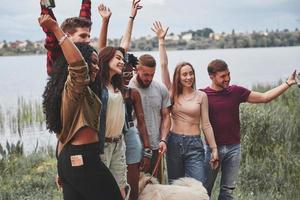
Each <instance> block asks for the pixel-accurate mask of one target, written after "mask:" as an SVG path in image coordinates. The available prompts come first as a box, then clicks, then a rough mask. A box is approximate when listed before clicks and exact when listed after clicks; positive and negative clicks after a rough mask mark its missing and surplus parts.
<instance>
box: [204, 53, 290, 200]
mask: <svg viewBox="0 0 300 200" xmlns="http://www.w3.org/2000/svg"><path fill="white" fill-rule="evenodd" d="M207 71H208V74H209V77H210V79H211V81H212V82H211V85H210V86H209V87H207V88H205V89H203V91H204V92H205V93H206V94H207V97H208V105H209V119H210V123H211V125H212V128H213V131H214V135H215V140H216V143H217V146H218V155H219V159H220V162H219V163H220V165H219V167H218V168H216V169H212V168H211V167H209V160H210V153H211V152H210V148H206V156H205V157H206V166H207V167H206V169H207V173H206V174H207V181H206V183H205V187H206V189H207V192H208V195H209V196H210V195H211V191H212V188H213V186H214V182H215V180H216V177H217V175H218V172H219V170H221V182H220V192H219V197H218V199H219V200H228V199H233V191H234V189H235V184H236V180H237V176H238V171H239V167H240V156H241V153H240V151H241V147H240V118H239V106H240V103H244V102H248V103H268V102H270V101H272V100H273V99H275V98H276V97H278V96H279V95H281V94H282V93H284V92H285V91H286V90H287V89H288V88H290V86H292V85H294V84H296V81H295V77H296V71H294V72H293V73H292V74H291V75H290V77H289V78H288V79H287V80H286V81H285V82H283V83H282V84H280V85H279V86H277V87H275V88H273V89H271V90H269V91H266V92H264V93H261V92H255V91H250V90H248V89H246V88H244V87H241V86H237V85H229V83H230V71H229V69H228V66H227V64H226V62H224V61H223V60H219V59H217V60H213V61H211V62H210V63H209V64H208V67H207Z"/></svg>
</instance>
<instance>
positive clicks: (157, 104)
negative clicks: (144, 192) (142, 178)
mask: <svg viewBox="0 0 300 200" xmlns="http://www.w3.org/2000/svg"><path fill="white" fill-rule="evenodd" d="M155 68H156V61H155V59H154V58H153V56H151V55H149V54H144V55H142V56H140V57H139V64H138V67H137V75H136V76H134V77H133V78H132V79H131V81H130V82H129V85H128V86H129V87H132V88H136V89H137V90H138V91H139V93H140V95H141V98H142V106H143V110H144V115H145V122H146V127H147V130H148V134H149V140H150V144H151V149H152V158H151V167H150V173H152V171H153V169H154V165H155V163H156V160H157V158H158V154H159V151H160V152H162V153H165V152H166V150H167V145H166V144H167V135H168V133H169V130H170V126H171V120H170V115H169V106H171V101H170V97H169V93H168V90H167V88H166V87H165V86H164V85H163V84H161V83H158V82H156V81H153V77H154V74H155Z"/></svg>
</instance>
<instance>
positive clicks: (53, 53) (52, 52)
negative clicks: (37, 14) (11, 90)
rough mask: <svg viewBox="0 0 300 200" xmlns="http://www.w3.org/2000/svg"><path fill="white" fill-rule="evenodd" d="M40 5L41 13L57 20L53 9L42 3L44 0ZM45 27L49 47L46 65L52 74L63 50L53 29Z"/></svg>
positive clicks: (46, 42)
mask: <svg viewBox="0 0 300 200" xmlns="http://www.w3.org/2000/svg"><path fill="white" fill-rule="evenodd" d="M40 6H41V14H43V15H46V14H48V15H49V16H50V17H51V18H52V19H53V20H55V21H56V18H55V16H54V14H53V11H52V9H49V8H46V7H45V6H43V5H42V0H41V1H40ZM42 28H43V31H44V32H45V34H46V39H45V45H44V46H45V48H46V49H47V61H46V63H47V64H46V66H47V74H48V75H49V76H50V75H51V74H52V72H53V65H54V62H55V60H56V59H57V58H58V57H60V56H61V55H62V51H61V48H60V46H59V45H58V42H57V40H56V37H55V35H54V34H53V32H52V31H50V30H49V29H48V28H44V27H42Z"/></svg>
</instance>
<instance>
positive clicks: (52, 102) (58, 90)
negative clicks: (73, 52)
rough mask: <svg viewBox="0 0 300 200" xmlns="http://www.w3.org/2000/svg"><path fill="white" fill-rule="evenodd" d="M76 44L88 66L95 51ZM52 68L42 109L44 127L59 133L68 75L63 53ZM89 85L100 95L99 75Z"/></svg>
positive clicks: (87, 46) (86, 46) (85, 45)
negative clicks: (44, 119)
mask: <svg viewBox="0 0 300 200" xmlns="http://www.w3.org/2000/svg"><path fill="white" fill-rule="evenodd" d="M76 46H77V48H78V49H79V51H80V52H81V54H82V56H83V58H84V59H85V61H86V62H87V64H88V65H89V66H90V64H91V62H92V60H91V55H92V53H93V52H96V53H97V51H96V50H95V49H94V48H93V47H92V46H90V45H88V44H76ZM54 68H55V70H54V71H53V74H52V75H51V77H50V78H49V79H48V82H47V84H46V87H45V90H44V93H43V111H44V114H45V115H46V128H47V129H48V130H49V131H50V132H54V133H59V132H60V131H61V129H62V124H61V116H60V109H61V98H62V91H63V89H64V86H65V82H66V80H67V76H68V62H67V60H66V58H65V57H64V56H63V55H62V56H61V57H59V58H58V59H57V60H56V62H55V63H54ZM89 87H90V88H91V90H92V91H93V92H94V93H95V94H96V95H98V96H100V77H99V75H97V76H96V79H95V81H94V82H91V83H90V85H89Z"/></svg>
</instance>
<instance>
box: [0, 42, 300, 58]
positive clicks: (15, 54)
mask: <svg viewBox="0 0 300 200" xmlns="http://www.w3.org/2000/svg"><path fill="white" fill-rule="evenodd" d="M299 46H300V44H299V45H296V46H270V47H247V48H246V47H244V48H206V49H176V48H168V47H167V51H197V50H218V49H255V48H284V47H299ZM144 51H147V52H148V51H158V48H153V49H151V50H136V49H134V50H129V53H130V52H144ZM39 55H46V51H45V52H42V53H28V52H24V53H12V52H7V53H3V54H0V57H10V56H39Z"/></svg>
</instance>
